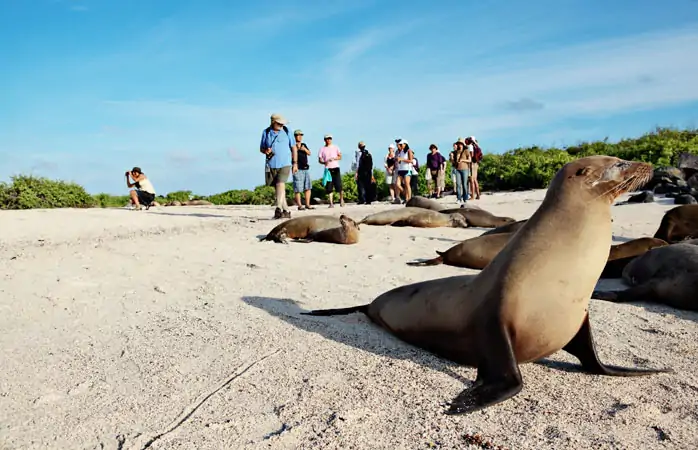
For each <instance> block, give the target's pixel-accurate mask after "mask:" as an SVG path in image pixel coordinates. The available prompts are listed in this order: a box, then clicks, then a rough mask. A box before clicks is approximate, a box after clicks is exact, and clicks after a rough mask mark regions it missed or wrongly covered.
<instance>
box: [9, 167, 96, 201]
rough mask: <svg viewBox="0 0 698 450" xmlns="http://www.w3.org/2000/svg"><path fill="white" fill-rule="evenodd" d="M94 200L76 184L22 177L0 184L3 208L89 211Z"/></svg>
mask: <svg viewBox="0 0 698 450" xmlns="http://www.w3.org/2000/svg"><path fill="white" fill-rule="evenodd" d="M92 206H95V200H94V199H93V198H92V196H91V195H90V194H88V193H87V192H86V191H85V189H84V188H83V187H82V186H80V185H79V184H76V183H70V182H66V181H56V180H49V179H48V178H43V177H33V176H27V175H19V176H15V177H12V178H11V182H10V183H9V184H8V183H0V209H35V208H89V207H92Z"/></svg>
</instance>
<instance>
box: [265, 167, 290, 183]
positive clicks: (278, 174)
mask: <svg viewBox="0 0 698 450" xmlns="http://www.w3.org/2000/svg"><path fill="white" fill-rule="evenodd" d="M290 173H291V166H284V167H279V168H278V169H271V168H270V169H269V172H267V173H266V181H267V186H273V185H275V184H279V183H285V182H287V181H288V176H289V174H290Z"/></svg>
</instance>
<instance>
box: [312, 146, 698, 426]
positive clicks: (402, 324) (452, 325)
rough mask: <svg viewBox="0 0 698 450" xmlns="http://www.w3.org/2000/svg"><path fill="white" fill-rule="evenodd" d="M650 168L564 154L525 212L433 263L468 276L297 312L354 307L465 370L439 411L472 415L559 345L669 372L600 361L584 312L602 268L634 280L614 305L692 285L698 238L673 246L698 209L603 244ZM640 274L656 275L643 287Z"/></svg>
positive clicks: (598, 367) (692, 231)
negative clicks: (627, 196)
mask: <svg viewBox="0 0 698 450" xmlns="http://www.w3.org/2000/svg"><path fill="white" fill-rule="evenodd" d="M652 173H653V169H652V166H651V165H649V164H647V163H643V162H631V161H625V160H622V159H619V158H615V157H609V156H590V157H584V158H580V159H577V160H575V161H572V162H570V163H568V164H566V165H565V166H563V167H562V168H561V169H560V170H559V171H558V172H557V174H556V175H555V177H554V178H553V180H552V181H551V183H550V185H549V187H548V190H547V193H546V196H545V199H544V200H543V202H542V203H541V205H540V206H539V208H538V209H537V210H536V211H535V212H534V213H533V215H532V216H531V217H530V218H528V219H527V220H521V221H514V220H513V219H512V220H510V221H508V223H507V224H504V225H501V226H499V227H497V228H494V229H492V230H490V231H488V232H487V233H484V234H483V235H481V236H479V237H477V238H474V239H469V240H467V241H464V242H463V243H461V244H458V245H457V246H455V247H453V248H451V249H449V250H447V251H445V252H443V253H439V257H438V258H436V260H432V262H431V264H438V263H441V262H443V263H446V264H454V263H457V264H454V265H458V264H462V265H464V266H467V267H474V268H479V269H481V271H480V272H479V273H478V274H474V275H473V274H468V275H459V276H452V277H447V278H439V279H433V280H429V281H423V282H419V283H412V284H408V285H406V286H401V287H397V288H394V289H391V290H389V291H387V292H385V293H383V294H381V295H379V296H378V297H377V298H375V299H374V300H373V301H372V302H370V303H367V304H363V305H359V306H352V307H346V308H337V309H325V310H312V311H308V312H304V313H302V314H306V315H311V316H332V315H341V314H350V313H354V312H361V313H363V314H365V315H366V316H368V317H369V318H370V319H371V321H372V322H374V323H375V324H377V325H378V326H380V327H382V328H383V329H385V330H387V331H388V332H390V333H392V334H393V335H395V336H396V337H398V338H400V339H402V340H403V341H405V342H407V343H410V344H412V345H415V346H417V347H419V348H422V349H425V350H427V351H430V352H432V353H434V354H436V355H439V356H441V357H444V358H447V359H449V360H452V361H454V362H456V363H459V364H463V365H467V366H471V367H475V368H476V369H477V379H476V380H475V383H474V384H473V385H472V387H470V388H468V389H465V390H463V391H462V392H461V393H460V394H458V395H457V396H456V397H455V398H454V399H453V400H452V401H451V402H450V406H449V408H448V410H447V411H446V412H447V413H448V414H463V413H470V412H474V411H477V410H480V409H482V408H486V407H488V406H491V405H494V404H496V403H499V402H502V401H505V400H507V399H509V398H511V397H513V396H515V395H516V394H518V393H519V392H520V391H521V389H522V388H523V380H522V376H521V372H520V370H519V365H520V364H522V363H526V362H531V361H536V360H539V359H541V358H544V357H546V356H549V355H551V354H553V353H555V352H557V351H559V350H564V351H566V352H568V353H570V354H572V355H573V356H575V357H576V358H578V359H579V361H580V362H581V365H582V367H583V368H584V369H586V370H587V371H588V372H591V373H593V374H599V375H609V376H639V375H649V374H657V373H667V372H673V370H672V369H671V368H659V369H651V368H646V369H645V368H628V367H617V366H609V365H606V364H604V363H603V362H601V361H600V359H599V357H598V355H597V352H596V349H595V343H594V341H593V339H592V331H591V325H590V321H589V313H588V307H589V301H590V299H591V298H592V295H594V296H596V297H601V296H602V295H601V293H597V292H594V289H595V287H596V284H597V282H598V280H599V279H600V278H601V277H602V275H603V274H604V272H605V271H608V273H613V274H617V273H618V271H619V270H620V271H622V274H623V277H624V278H627V279H630V280H631V281H633V283H636V286H635V287H633V288H631V289H629V290H627V291H622V292H621V293H617V294H615V296H616V298H615V299H614V300H616V301H626V300H629V299H633V298H635V296H636V295H643V296H646V295H650V294H654V295H657V294H658V293H663V294H665V295H668V294H669V293H671V295H672V296H673V298H674V299H680V300H679V301H677V302H676V303H680V304H684V305H685V304H686V303H688V297H686V296H683V294H687V293H689V292H690V293H693V292H696V289H695V288H698V285H697V283H698V281H697V280H696V278H698V271H696V267H698V252H696V250H698V246H696V245H690V244H687V243H673V240H674V239H679V240H682V239H685V238H687V237H692V236H698V233H697V232H696V230H698V209H697V208H698V205H687V206H681V207H679V208H676V209H674V210H671V211H669V212H667V213H666V215H665V217H664V219H663V220H662V225H661V226H660V229H659V230H658V231H657V235H655V237H654V238H652V239H649V238H641V239H637V240H635V241H631V242H628V243H624V244H619V245H615V246H612V245H611V244H612V230H611V223H612V217H611V205H612V204H613V202H614V201H615V200H616V199H617V198H618V197H619V196H620V195H622V194H624V193H626V192H633V191H636V190H637V189H638V188H639V187H641V186H643V185H644V184H646V183H647V182H648V181H649V180H650V178H651V177H652ZM434 203H436V202H434ZM425 205H427V208H426V209H435V208H437V207H436V206H435V205H433V204H431V202H424V201H423V200H421V199H420V200H415V201H414V202H413V204H412V205H408V206H410V207H411V206H415V207H417V206H420V207H424V206H425ZM437 205H438V203H437ZM438 206H439V207H440V205H438ZM682 208H684V209H682ZM685 208H693V209H685ZM437 211H439V212H441V210H440V209H437ZM396 214H397V213H396ZM467 214H468V213H467V212H466V213H465V215H464V217H465V219H466V222H467V221H468V218H467ZM365 220H366V219H364V221H362V222H364V223H367V222H365ZM398 220H399V221H403V220H406V219H404V218H402V217H401V218H400V219H398ZM609 249H610V250H609ZM464 255H465V256H464ZM667 261H672V262H671V263H667ZM611 263H615V265H613V264H611ZM657 268H660V269H657ZM691 274H692V276H693V278H692V280H693V281H692V282H691V281H690V280H689V278H690V277H691ZM647 279H655V280H656V279H659V280H660V281H656V282H653V283H650V285H646V284H644V281H645V280H647ZM691 287H693V288H694V289H690V288H691ZM692 301H693V302H694V303H695V302H696V301H695V299H694V300H692Z"/></svg>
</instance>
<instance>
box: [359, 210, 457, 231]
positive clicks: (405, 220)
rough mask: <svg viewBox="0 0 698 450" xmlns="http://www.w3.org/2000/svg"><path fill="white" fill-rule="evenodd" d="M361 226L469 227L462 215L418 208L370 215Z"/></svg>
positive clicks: (362, 221) (361, 222)
mask: <svg viewBox="0 0 698 450" xmlns="http://www.w3.org/2000/svg"><path fill="white" fill-rule="evenodd" d="M361 224H366V225H392V226H395V227H419V228H436V227H453V228H467V227H468V224H467V223H466V221H465V219H464V218H463V216H461V215H460V214H442V213H440V212H438V211H434V210H431V209H423V208H417V207H407V208H395V209H389V210H387V211H381V212H377V213H375V214H369V215H368V216H366V217H364V218H363V220H361V221H360V222H359V225H361Z"/></svg>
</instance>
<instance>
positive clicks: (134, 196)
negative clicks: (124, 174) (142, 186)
mask: <svg viewBox="0 0 698 450" xmlns="http://www.w3.org/2000/svg"><path fill="white" fill-rule="evenodd" d="M129 196H130V197H131V204H132V205H133V206H137V205H138V204H139V202H138V192H136V190H135V189H131V192H129Z"/></svg>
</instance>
